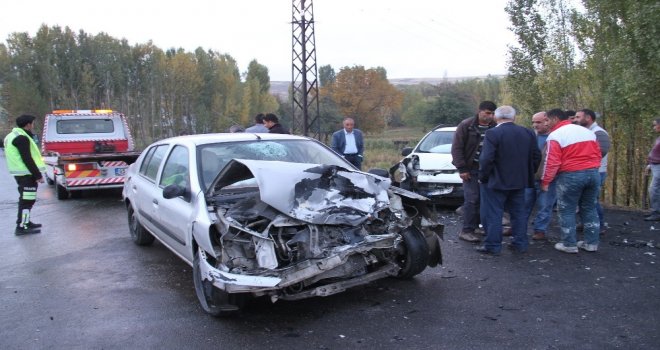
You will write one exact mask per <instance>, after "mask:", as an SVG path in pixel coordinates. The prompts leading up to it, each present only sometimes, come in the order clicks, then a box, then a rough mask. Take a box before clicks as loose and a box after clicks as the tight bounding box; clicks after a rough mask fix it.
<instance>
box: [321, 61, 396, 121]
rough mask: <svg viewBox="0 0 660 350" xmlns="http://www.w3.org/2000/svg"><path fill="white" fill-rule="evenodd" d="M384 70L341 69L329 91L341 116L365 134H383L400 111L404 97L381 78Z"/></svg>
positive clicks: (361, 67) (355, 67)
mask: <svg viewBox="0 0 660 350" xmlns="http://www.w3.org/2000/svg"><path fill="white" fill-rule="evenodd" d="M383 74H384V70H382V69H381V70H378V69H373V68H371V69H365V68H364V67H363V66H354V67H350V68H349V67H344V68H342V69H341V70H340V71H339V73H338V74H337V76H336V79H335V81H334V83H332V84H330V85H329V86H328V91H329V93H330V95H331V97H332V99H333V101H334V102H335V103H336V104H337V107H338V108H339V110H340V111H341V113H342V115H344V116H350V117H352V118H354V119H355V121H356V124H358V125H359V127H360V128H361V129H363V130H365V131H375V130H382V129H383V128H384V127H385V126H386V125H387V124H388V122H389V120H390V119H391V118H392V116H393V115H395V114H396V113H398V112H399V111H400V109H401V103H402V101H403V93H401V92H400V91H398V90H397V89H396V88H395V87H394V86H393V85H392V84H390V83H389V81H387V79H386V77H383Z"/></svg>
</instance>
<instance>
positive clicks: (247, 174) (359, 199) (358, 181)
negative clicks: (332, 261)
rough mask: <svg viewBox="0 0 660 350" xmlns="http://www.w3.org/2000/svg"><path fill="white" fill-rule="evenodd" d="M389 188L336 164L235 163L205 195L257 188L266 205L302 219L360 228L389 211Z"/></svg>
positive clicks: (386, 181) (376, 178)
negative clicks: (366, 221)
mask: <svg viewBox="0 0 660 350" xmlns="http://www.w3.org/2000/svg"><path fill="white" fill-rule="evenodd" d="M390 185H391V182H390V180H389V179H387V178H383V177H379V176H375V175H371V174H368V173H363V172H358V171H353V170H348V169H346V168H343V167H340V166H336V165H319V164H306V163H289V162H280V161H261V160H245V159H233V160H231V161H230V162H229V163H227V165H226V166H225V167H224V169H222V171H220V173H219V174H218V176H217V177H216V179H215V180H214V181H213V183H212V184H211V186H210V187H209V189H208V191H207V196H222V195H223V193H224V191H222V190H223V189H225V188H226V189H229V190H231V189H233V188H236V189H240V188H242V187H248V188H249V187H255V186H258V187H259V195H260V199H261V201H262V202H264V203H266V204H268V205H270V206H271V207H273V208H275V209H276V210H278V211H280V212H282V213H284V214H286V215H288V216H291V217H293V218H296V219H298V220H301V221H304V222H309V223H312V224H335V225H341V224H348V225H358V224H360V223H362V222H363V221H365V220H366V219H368V218H369V217H370V216H372V215H374V214H375V213H377V212H378V211H380V210H382V209H384V208H387V207H388V206H389V197H388V192H387V190H388V189H389V188H390ZM230 192H231V191H230Z"/></svg>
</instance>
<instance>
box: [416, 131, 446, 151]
mask: <svg viewBox="0 0 660 350" xmlns="http://www.w3.org/2000/svg"><path fill="white" fill-rule="evenodd" d="M454 133H455V132H454V131H434V132H432V133H430V134H428V135H426V137H425V138H424V139H423V140H422V141H421V142H420V143H419V147H417V152H424V153H451V143H452V141H453V140H454Z"/></svg>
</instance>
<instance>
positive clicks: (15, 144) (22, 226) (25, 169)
mask: <svg viewBox="0 0 660 350" xmlns="http://www.w3.org/2000/svg"><path fill="white" fill-rule="evenodd" d="M34 119H35V118H34V116H31V115H25V114H24V115H22V116H20V117H18V118H16V125H17V126H18V127H17V128H14V129H12V131H11V132H10V133H9V135H7V137H5V142H4V146H5V158H6V159H7V169H9V173H10V174H11V175H12V176H14V178H15V179H16V183H18V194H19V197H18V217H17V219H16V231H14V234H15V235H17V236H20V235H24V234H28V233H39V232H41V224H37V223H34V222H32V221H30V210H31V209H32V206H33V205H34V202H35V201H36V200H37V185H38V183H39V182H41V183H43V182H44V178H43V176H42V175H41V173H42V172H44V171H46V165H45V164H44V161H43V159H42V158H41V152H39V147H38V146H37V144H36V143H35V142H34V135H33V134H32V129H33V128H34Z"/></svg>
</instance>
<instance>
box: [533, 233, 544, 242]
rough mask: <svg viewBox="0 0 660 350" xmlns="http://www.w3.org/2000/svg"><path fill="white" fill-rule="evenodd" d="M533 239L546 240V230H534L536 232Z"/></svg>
mask: <svg viewBox="0 0 660 350" xmlns="http://www.w3.org/2000/svg"><path fill="white" fill-rule="evenodd" d="M532 240H534V241H543V240H545V232H541V231H534V234H533V235H532Z"/></svg>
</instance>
